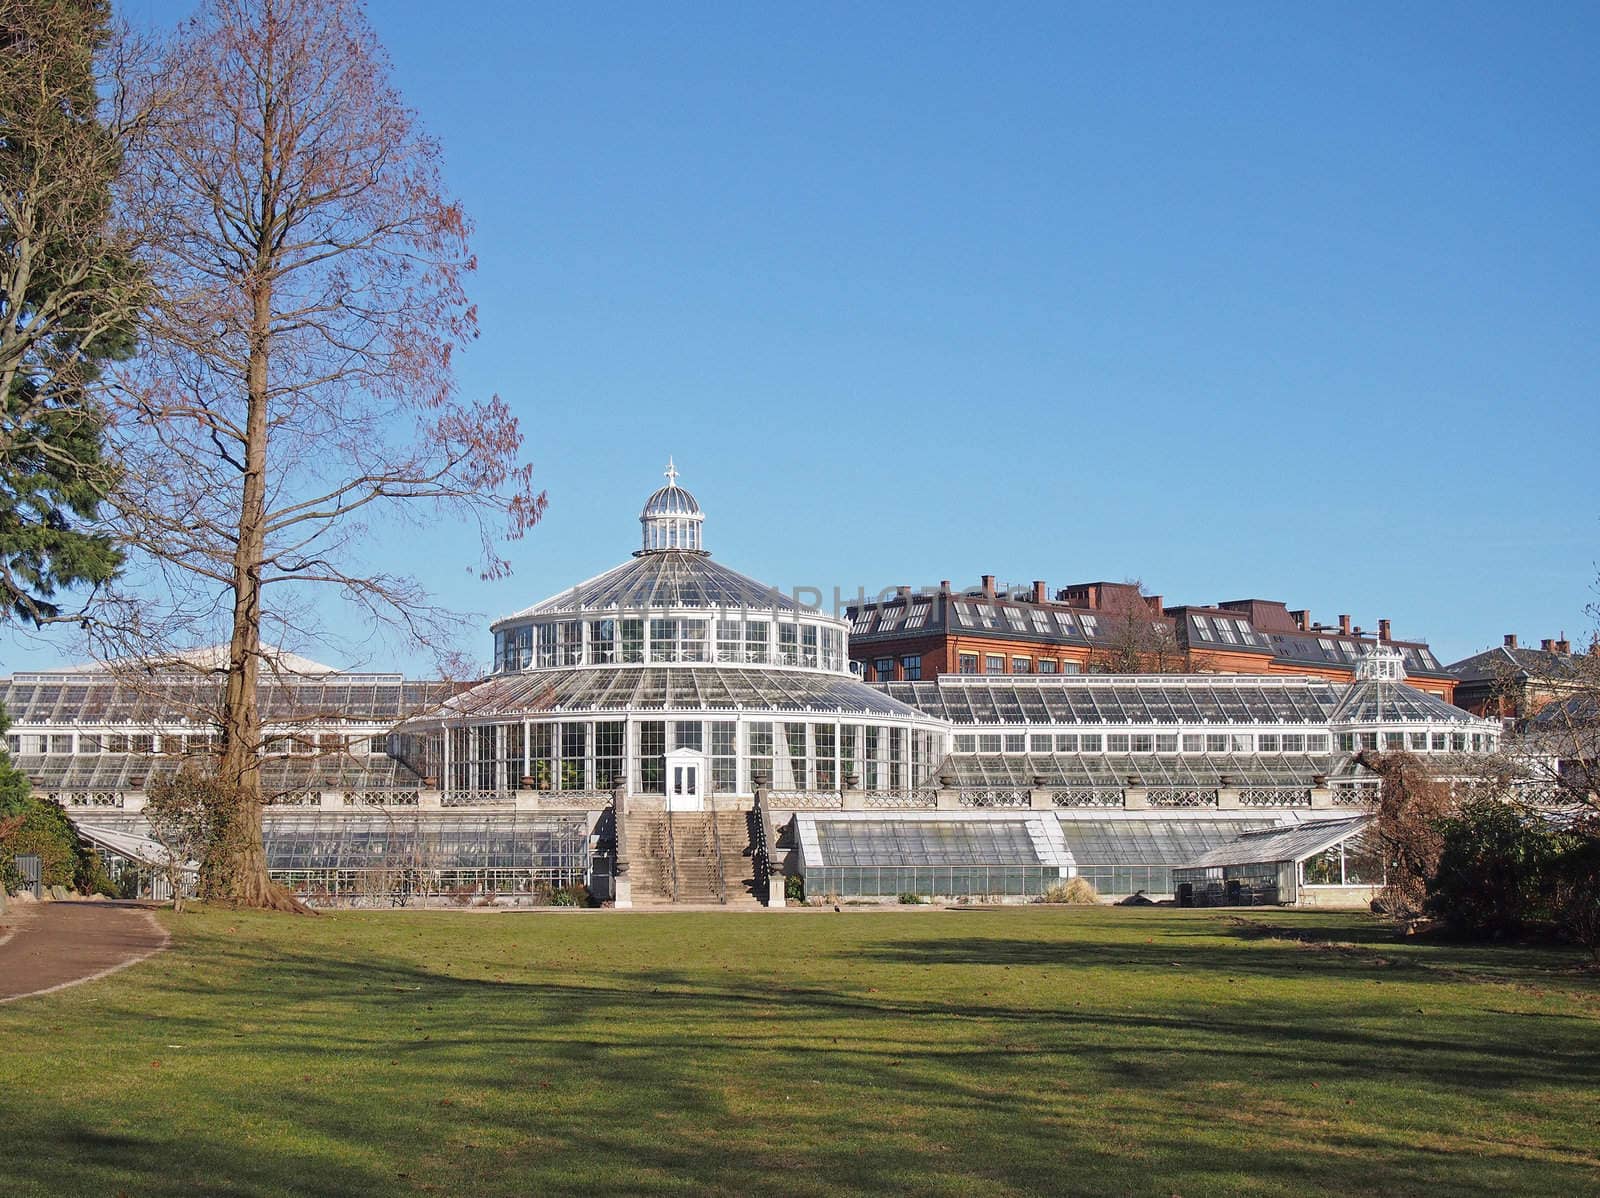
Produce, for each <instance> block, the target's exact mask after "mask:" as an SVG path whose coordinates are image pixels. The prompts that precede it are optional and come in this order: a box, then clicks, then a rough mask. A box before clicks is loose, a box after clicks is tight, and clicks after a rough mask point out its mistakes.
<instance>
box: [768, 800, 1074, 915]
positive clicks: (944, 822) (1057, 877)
mask: <svg viewBox="0 0 1600 1198" xmlns="http://www.w3.org/2000/svg"><path fill="white" fill-rule="evenodd" d="M795 823H796V838H797V841H798V853H799V859H800V872H801V873H802V875H803V876H804V878H805V885H806V893H807V894H809V895H816V896H821V895H827V894H838V895H841V896H853V897H856V896H858V897H868V898H886V897H887V898H893V897H895V896H897V895H901V894H915V895H918V896H922V897H928V898H932V897H952V896H959V895H982V896H993V897H995V898H1014V899H1015V898H1027V897H1036V896H1038V895H1042V894H1043V893H1044V892H1045V891H1046V890H1047V889H1049V888H1050V887H1051V886H1053V885H1055V884H1056V883H1058V882H1060V881H1061V880H1062V879H1063V878H1065V877H1067V871H1068V867H1069V866H1070V865H1071V864H1072V859H1071V857H1070V855H1069V854H1068V852H1067V849H1066V845H1065V844H1064V842H1063V841H1062V839H1061V826H1060V824H1059V823H1058V822H1057V821H1056V819H1055V817H1054V816H1051V815H1043V816H1039V817H1033V816H1027V815H1021V814H1010V813H1006V814H1000V813H994V814H989V815H974V814H971V813H943V812H941V813H937V814H933V813H926V812H906V813H897V814H896V815H894V816H871V815H852V814H849V813H844V812H840V813H837V814H830V815H828V816H807V815H800V816H797V817H796V819H795Z"/></svg>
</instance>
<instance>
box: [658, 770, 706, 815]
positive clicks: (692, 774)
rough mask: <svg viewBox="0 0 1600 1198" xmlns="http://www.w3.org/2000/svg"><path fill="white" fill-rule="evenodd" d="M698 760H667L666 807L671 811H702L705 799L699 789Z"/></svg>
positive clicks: (699, 771)
mask: <svg viewBox="0 0 1600 1198" xmlns="http://www.w3.org/2000/svg"><path fill="white" fill-rule="evenodd" d="M701 769H702V765H701V763H700V761H699V760H697V759H694V758H690V759H688V760H684V759H682V758H679V759H677V760H674V759H673V758H672V757H668V758H667V807H668V809H669V810H671V811H703V810H704V809H705V798H704V795H703V794H702V787H701Z"/></svg>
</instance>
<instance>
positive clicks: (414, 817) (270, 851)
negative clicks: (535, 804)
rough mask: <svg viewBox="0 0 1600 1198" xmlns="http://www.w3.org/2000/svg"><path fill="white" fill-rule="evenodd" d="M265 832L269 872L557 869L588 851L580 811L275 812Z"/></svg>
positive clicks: (266, 823) (584, 855) (585, 830)
mask: <svg viewBox="0 0 1600 1198" xmlns="http://www.w3.org/2000/svg"><path fill="white" fill-rule="evenodd" d="M262 835H263V838H264V840H265V842H266V851H267V868H268V869H273V870H285V869H407V868H409V869H537V868H541V867H543V868H552V869H555V868H562V867H566V866H570V865H572V864H573V863H574V862H577V861H581V860H583V859H586V858H587V855H588V822H587V819H586V817H585V816H582V815H558V814H543V813H532V812H522V813H513V812H496V813H495V814H493V815H444V816H439V815H431V814H429V815H421V814H415V813H413V814H409V815H395V814H388V815H366V814H352V815H318V814H306V815H300V814H294V815H277V816H275V817H272V818H268V819H265V820H263V821H262Z"/></svg>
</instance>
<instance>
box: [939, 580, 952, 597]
mask: <svg viewBox="0 0 1600 1198" xmlns="http://www.w3.org/2000/svg"><path fill="white" fill-rule="evenodd" d="M949 593H950V580H949V579H948V578H941V579H940V580H939V594H941V595H948V594H949Z"/></svg>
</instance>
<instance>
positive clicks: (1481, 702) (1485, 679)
mask: <svg viewBox="0 0 1600 1198" xmlns="http://www.w3.org/2000/svg"><path fill="white" fill-rule="evenodd" d="M1449 670H1450V672H1451V673H1452V674H1454V675H1455V676H1456V680H1457V681H1456V693H1455V699H1454V702H1455V704H1456V705H1457V706H1458V707H1462V708H1465V709H1466V710H1467V711H1470V712H1472V713H1473V714H1474V715H1480V716H1487V717H1489V718H1491V719H1495V718H1498V719H1503V720H1516V721H1521V720H1527V719H1531V718H1532V717H1533V716H1535V715H1537V714H1538V713H1539V711H1540V710H1541V709H1542V708H1544V707H1545V706H1547V705H1548V704H1550V703H1552V702H1554V701H1556V700H1559V699H1566V698H1569V697H1570V696H1572V695H1574V694H1579V693H1583V692H1589V693H1592V692H1593V690H1594V687H1595V684H1596V680H1597V679H1600V640H1595V641H1591V642H1590V644H1589V646H1588V648H1587V650H1584V651H1581V652H1579V653H1576V654H1575V653H1573V651H1572V642H1571V641H1569V640H1567V639H1566V637H1565V636H1562V637H1559V638H1548V639H1546V640H1542V641H1540V642H1539V647H1538V648H1537V649H1534V648H1532V647H1528V646H1523V645H1519V644H1518V643H1517V636H1516V634H1515V633H1512V632H1508V633H1506V635H1505V638H1504V640H1503V642H1502V643H1501V644H1499V645H1497V646H1495V647H1494V648H1493V649H1485V650H1484V651H1483V652H1482V653H1474V654H1473V655H1472V656H1471V657H1465V658H1462V659H1461V660H1460V661H1458V662H1454V663H1452V664H1451V665H1450V666H1449Z"/></svg>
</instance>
